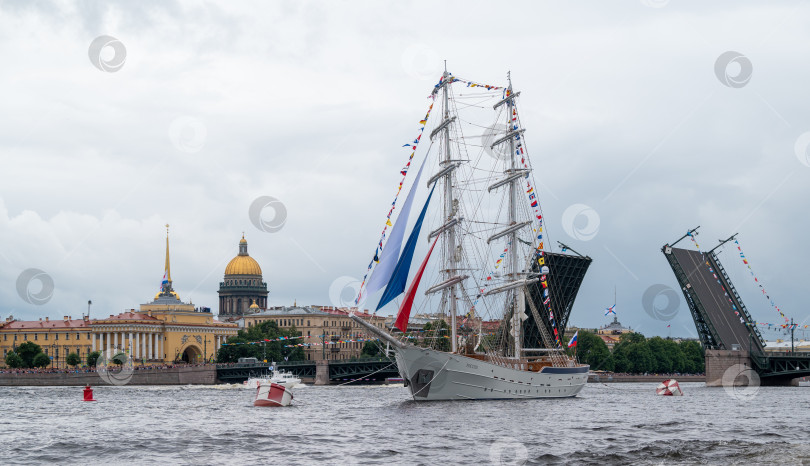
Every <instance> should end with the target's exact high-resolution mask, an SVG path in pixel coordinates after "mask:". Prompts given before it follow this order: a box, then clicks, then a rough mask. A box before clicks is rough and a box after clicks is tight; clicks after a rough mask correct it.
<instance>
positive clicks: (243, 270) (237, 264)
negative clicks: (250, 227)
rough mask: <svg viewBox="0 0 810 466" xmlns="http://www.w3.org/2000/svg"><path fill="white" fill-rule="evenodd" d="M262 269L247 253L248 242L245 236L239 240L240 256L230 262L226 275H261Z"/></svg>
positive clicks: (226, 268)
mask: <svg viewBox="0 0 810 466" xmlns="http://www.w3.org/2000/svg"><path fill="white" fill-rule="evenodd" d="M261 274H262V268H261V267H259V263H258V262H256V259H254V258H252V257H250V256H249V255H248V252H247V241H246V240H245V235H242V239H241V240H239V255H238V256H236V257H234V258H233V259H231V261H230V262H228V266H227V267H225V275H261Z"/></svg>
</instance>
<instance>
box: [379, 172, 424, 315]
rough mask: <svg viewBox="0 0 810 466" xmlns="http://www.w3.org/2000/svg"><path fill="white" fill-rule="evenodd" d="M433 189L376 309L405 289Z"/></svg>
mask: <svg viewBox="0 0 810 466" xmlns="http://www.w3.org/2000/svg"><path fill="white" fill-rule="evenodd" d="M433 189H436V185H433ZM433 189H431V190H430V194H429V195H428V198H427V200H426V201H425V206H424V207H422V212H420V213H419V218H418V219H417V220H416V224H415V225H414V226H413V230H411V235H410V236H409V237H408V242H407V243H405V249H404V250H403V251H402V255H401V256H400V257H399V261H398V262H397V266H396V267H395V268H394V272H393V275H391V280H389V281H388V286H386V287H385V292H383V295H382V298H380V302H379V304H377V310H379V309H380V308H381V307H383V306H385V305H386V304H388V303H389V302H391V300H393V299H394V298H396V297H397V296H399V295H401V294H402V292H404V291H405V283H407V281H408V272H409V271H410V269H411V262H412V261H413V253H414V251H415V250H416V243H417V242H418V241H419V232H420V231H421V230H422V222H423V221H424V220H425V213H427V208H428V205H429V204H430V198H431V197H433ZM397 223H399V221H397Z"/></svg>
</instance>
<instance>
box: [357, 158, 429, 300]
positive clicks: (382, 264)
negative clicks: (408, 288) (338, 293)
mask: <svg viewBox="0 0 810 466" xmlns="http://www.w3.org/2000/svg"><path fill="white" fill-rule="evenodd" d="M426 160H427V156H426V157H425V160H423V161H422V166H420V167H419V172H418V173H417V174H416V178H415V179H414V180H413V186H411V190H410V192H409V193H408V197H407V198H406V199H405V203H404V204H402V211H401V212H400V214H399V216H398V217H397V223H395V224H394V227H393V228H392V229H391V235H390V236H389V237H388V242H387V243H385V248H384V249H383V250H382V253H381V254H380V255H379V257H378V259H379V263H378V264H377V267H375V268H374V273H372V274H371V278H370V279H369V280H368V284H367V285H366V290H367V292H368V293H374V292H376V291H377V290H380V289H382V287H384V286H385V285H386V284H387V283H388V282H389V281H390V280H391V276H392V275H393V273H394V269H395V268H396V265H397V262H398V261H399V252H400V249H402V239H403V238H404V237H405V228H407V224H408V216H409V215H410V213H411V205H412V204H413V198H414V194H416V191H417V189H418V188H419V180H420V179H421V178H422V169H423V168H425V161H426Z"/></svg>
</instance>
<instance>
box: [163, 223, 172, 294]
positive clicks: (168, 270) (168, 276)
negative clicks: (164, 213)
mask: <svg viewBox="0 0 810 466" xmlns="http://www.w3.org/2000/svg"><path fill="white" fill-rule="evenodd" d="M164 270H165V272H166V279H167V280H168V281H169V283H170V284H171V282H172V267H171V264H170V263H169V224H168V223H167V224H166V267H165V269H164ZM170 286H171V285H170Z"/></svg>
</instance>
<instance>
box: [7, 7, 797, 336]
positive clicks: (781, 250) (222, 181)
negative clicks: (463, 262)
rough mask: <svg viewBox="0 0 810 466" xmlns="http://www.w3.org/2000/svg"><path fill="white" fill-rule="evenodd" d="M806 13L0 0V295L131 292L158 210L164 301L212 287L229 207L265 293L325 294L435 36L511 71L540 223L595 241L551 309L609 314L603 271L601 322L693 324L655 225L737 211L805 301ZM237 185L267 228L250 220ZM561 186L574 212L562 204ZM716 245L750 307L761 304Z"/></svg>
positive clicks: (150, 279) (369, 219)
mask: <svg viewBox="0 0 810 466" xmlns="http://www.w3.org/2000/svg"><path fill="white" fill-rule="evenodd" d="M499 17H501V18H502V19H499ZM808 20H810V5H808V4H807V3H804V2H779V3H776V2H769V3H768V4H763V3H760V2H741V1H729V2H722V3H720V2H712V5H711V6H708V5H706V2H682V1H672V2H667V1H666V0H645V1H633V0H628V1H622V2H618V1H616V2H606V1H593V2H576V3H565V4H564V3H561V2H525V3H521V2H516V3H513V4H510V5H507V4H505V3H502V4H495V3H492V2H471V1H464V2H452V1H447V2H402V1H400V2H351V1H348V2H332V1H329V2H326V1H323V2H218V3H210V2H208V3H201V2H137V3H136V2H127V3H124V2H111V3H110V4H108V3H102V2H97V3H96V2H76V3H73V2H55V3H46V2H35V3H32V2H8V1H3V2H0V56H1V57H2V67H0V108H2V124H0V159H1V160H2V169H0V315H2V317H3V318H5V317H7V316H8V315H10V314H13V315H14V317H15V318H18V319H36V318H38V317H44V316H50V317H51V318H59V317H61V316H62V315H72V316H73V317H79V316H80V315H81V314H82V312H85V311H86V308H87V304H86V303H87V300H88V299H92V300H93V303H94V304H93V310H92V314H93V315H94V316H96V317H98V316H106V315H109V314H113V313H117V312H120V311H122V310H124V309H129V308H137V306H138V305H139V304H141V303H144V302H146V301H147V300H149V299H151V298H152V297H153V296H154V294H155V293H156V292H157V291H158V288H159V285H160V280H161V277H162V275H163V258H164V244H165V243H164V238H165V228H164V226H163V225H164V224H166V223H168V224H171V248H172V278H173V280H174V287H175V290H176V291H177V292H178V293H179V294H180V296H181V298H182V299H184V300H188V299H191V300H192V301H193V302H194V304H196V305H203V306H209V307H212V308H213V309H214V310H215V312H216V308H217V294H216V291H217V288H218V285H219V282H220V281H221V280H222V275H223V272H224V268H225V265H226V264H227V262H228V261H229V260H230V259H231V258H232V257H233V256H234V255H235V254H236V253H237V243H238V240H239V238H240V237H241V234H242V232H243V231H244V232H245V235H246V238H247V240H248V243H249V251H250V254H251V256H252V257H254V258H256V259H257V260H258V261H259V263H260V265H261V267H262V269H263V271H264V279H265V280H266V281H267V282H268V284H269V288H270V298H269V304H270V305H290V304H292V303H293V301H294V300H297V302H298V304H342V302H341V301H349V299H348V297H349V296H350V295H351V294H352V293H351V292H352V287H353V286H356V285H357V283H356V282H354V281H355V280H359V279H360V278H362V275H363V273H364V272H365V269H366V266H367V264H368V261H369V259H370V257H371V254H372V253H373V248H374V244H375V243H376V241H377V239H378V237H379V232H380V230H381V228H382V222H383V220H384V216H385V213H386V212H387V207H388V206H389V205H390V199H391V196H392V193H393V190H394V187H395V186H396V184H397V183H398V182H399V179H400V177H399V170H400V168H401V167H402V165H403V162H404V159H405V158H406V157H407V154H404V153H403V151H402V149H401V147H400V146H401V145H402V142H403V141H407V140H409V139H410V138H412V137H413V136H414V132H415V130H416V129H418V128H417V126H416V122H417V121H418V120H419V119H421V118H422V117H423V115H424V111H425V109H426V107H427V105H428V101H427V100H426V99H425V96H426V95H427V94H428V93H429V91H430V89H431V87H432V86H433V84H434V83H435V81H436V79H437V78H438V76H439V75H440V73H441V70H442V69H443V60H445V59H446V60H447V62H448V69H449V70H450V71H451V72H453V73H454V74H456V75H458V76H463V77H467V78H470V79H474V80H477V81H480V82H486V83H492V84H502V83H504V82H505V75H506V72H507V71H510V70H511V72H512V76H513V83H514V85H515V88H516V89H517V90H520V91H521V92H522V97H521V105H522V107H521V108H522V112H523V121H524V123H525V126H526V128H527V133H526V136H527V139H528V141H529V143H530V148H531V155H532V159H533V161H534V167H535V170H536V173H535V177H536V179H537V180H538V181H540V182H541V184H542V189H541V203H542V205H543V208H544V212H545V214H546V218H547V230H548V233H549V235H550V236H551V239H552V240H553V241H555V242H556V241H563V242H565V243H567V244H569V245H570V246H572V247H574V248H575V249H576V250H578V251H579V252H581V253H583V254H588V255H590V256H591V257H592V258H593V259H594V261H593V265H592V267H591V269H590V271H589V273H588V275H587V276H586V278H585V282H584V285H583V287H582V290H581V292H580V294H579V297H578V299H577V301H576V304H575V306H574V311H573V314H572V318H571V323H572V324H577V325H581V326H590V327H594V326H599V325H603V324H605V323H607V322H608V321H609V320H610V319H609V318H606V317H604V316H603V311H604V308H605V307H606V306H609V305H611V304H613V293H614V287H616V288H617V290H618V306H617V311H618V316H619V319H620V321H621V322H622V323H624V324H626V325H630V326H632V327H633V328H636V329H639V330H640V331H642V332H643V333H645V334H647V335H653V334H661V335H667V334H668V333H669V332H671V334H672V335H673V336H695V335H696V333H695V330H694V324H693V323H692V320H691V317H690V315H689V310H688V308H687V306H686V305H685V303H684V302H683V298H682V296H681V295H680V294H678V295H677V296H678V302H679V304H678V307H677V309H676V311H677V312H674V317H673V318H672V320H671V322H670V323H671V325H672V327H671V329H667V328H666V325H667V323H668V322H667V321H665V320H661V319H656V318H653V317H652V316H651V315H652V314H655V313H654V312H645V309H644V306H643V304H642V296H643V295H644V292H645V290H647V289H649V287H651V286H654V285H665V286H668V287H671V288H675V289H677V283H676V281H675V279H674V276H673V274H672V272H671V270H670V269H669V267H668V265H667V263H666V260H665V259H664V257H663V255H662V254H661V252H660V248H661V246H662V245H663V244H664V243H665V242H668V241H674V240H675V239H677V238H678V237H680V236H681V235H683V234H684V232H685V231H686V230H687V229H688V228H691V227H694V226H697V225H701V229H700V233H701V234H700V235H699V236H698V237H697V239H698V242H699V244H700V246H701V248H703V249H706V250H707V249H710V248H711V247H714V244H716V242H717V240H718V239H720V238H725V237H727V236H729V235H730V234H732V233H737V232H739V233H740V236H739V239H740V243H741V244H742V246H743V249H744V250H745V252H746V255H747V258H748V260H749V261H750V262H751V264H752V266H753V268H754V270H755V272H756V273H757V275H758V277H759V278H760V280H761V281H762V282H763V283H764V284H765V285H766V288H767V290H768V291H769V293H770V294H771V297H772V298H773V299H774V300H775V301H776V302H777V304H778V305H779V306H780V307H781V308H782V309H783V311H784V312H785V313H786V314H787V315H789V316H792V317H794V318H796V319H797V321H799V322H801V323H803V324H810V320H808V317H809V316H810V310H808V309H807V307H806V305H805V303H806V302H807V299H806V297H805V296H804V290H806V288H807V286H806V283H807V280H808V272H807V267H806V266H805V265H804V264H805V262H806V261H807V259H808V256H809V255H810V252H808V249H807V246H806V245H807V239H806V236H807V231H808V226H809V225H810V220H809V219H808V211H809V209H808V199H809V198H810V187H809V186H810V183H809V182H810V159H809V158H808V152H807V145H808V143H810V137H809V136H803V135H804V134H805V133H807V132H808V131H810V111H808V102H807V99H808V92H807V90H806V87H807V83H808V82H810V63H808V61H807V57H808V56H810V40H809V39H810V38H808V35H809V34H810V29H808V28H807V24H808ZM100 36H110V37H111V38H115V39H117V40H118V41H120V44H121V45H122V46H123V48H121V49H119V53H125V61H124V62H123V64H122V65H120V64H119V63H117V62H116V60H119V59H120V58H122V57H123V56H121V55H117V54H116V53H115V50H114V49H113V48H112V47H106V48H104V49H102V51H101V59H100V61H98V60H97V61H96V63H95V65H94V63H92V62H91V60H90V55H92V50H90V49H91V44H92V43H93V42H94V40H95V39H96V38H98V37H100ZM107 42H109V39H108V40H107ZM102 43H103V41H102ZM124 49H125V51H123V50H124ZM729 51H735V52H738V55H726V56H725V57H731V58H726V61H729V60H731V61H730V62H729V64H728V66H723V62H722V60H723V59H722V58H720V57H721V55H723V54H724V53H726V52H729ZM735 57H736V58H735ZM718 58H720V59H721V64H720V67H719V68H718V69H719V76H718V71H717V70H716V68H717V66H716V65H717V61H718ZM732 59H733V60H732ZM105 64H106V65H105ZM749 64H750V66H749ZM96 65H97V66H96ZM105 67H106V68H107V70H106V71H105V70H104V69H103V68H105ZM110 68H112V69H110ZM726 75H727V76H728V78H725V76H726ZM738 75H740V77H739V78H737V76H738ZM749 76H750V79H749V80H747V81H746V80H745V79H746V78H748V77H749ZM723 81H725V82H723ZM261 196H270V197H273V198H276V199H278V200H279V202H281V203H282V204H283V206H284V207H285V209H286V222H285V223H284V224H283V226H282V225H278V226H280V227H281V228H280V230H278V231H274V232H266V231H261V230H260V229H259V228H257V227H256V226H254V225H253V224H252V223H251V220H250V218H249V214H248V212H249V208H250V206H251V203H252V202H253V201H254V200H255V199H257V198H259V197H261ZM577 204H582V205H584V206H587V207H588V208H590V209H592V210H593V212H595V215H594V214H592V213H591V214H589V215H585V214H582V215H575V216H574V217H573V219H574V220H570V221H567V224H566V221H565V220H566V219H570V218H572V217H571V215H570V214H571V213H572V212H573V213H576V212H582V210H583V209H584V208H582V207H579V208H578V207H574V208H573V209H574V210H573V211H570V212H569V216H568V217H565V216H564V213H565V212H566V210H567V209H569V207H571V206H575V205H577ZM576 209H579V210H578V211H577V210H576ZM267 210H268V209H265V212H264V213H265V220H266V221H269V222H271V223H273V222H274V221H276V220H278V218H275V219H274V218H273V215H272V213H273V210H272V209H270V215H269V217H268V216H267ZM588 212H590V210H588ZM594 222H598V223H594ZM276 229H278V228H276ZM591 233H595V234H591ZM591 236H592V237H591ZM577 237H578V238H577ZM681 244H682V245H684V246H685V247H693V246H691V245H690V244H688V243H687V242H684V243H681ZM720 257H721V259H722V260H724V261H725V265H726V268H727V269H728V270H729V273H730V274H731V275H732V278H733V279H734V280H735V283H736V286H737V288H738V290H739V291H740V293H741V294H742V296H743V298H744V300H745V301H746V303H747V305H748V308H749V310H750V311H751V313H752V314H753V316H754V318H755V319H756V320H758V321H760V322H773V323H779V322H781V320H780V317H779V315H778V314H777V313H776V311H775V310H774V309H772V308H771V306H770V305H769V304H768V302H767V301H766V300H765V299H764V298H762V297H761V296H759V295H758V293H757V290H756V289H755V287H754V285H753V281H752V279H751V278H750V276H749V275H748V274H747V271H746V270H747V269H744V268H743V267H744V266H743V265H742V263H741V262H740V260H739V257H738V256H737V255H736V251H732V250H730V249H728V250H726V251H725V252H722V253H721V255H720ZM28 269H38V270H41V271H43V272H44V273H45V274H47V278H45V281H47V280H48V278H50V279H51V280H52V281H53V284H54V287H53V293H52V295H51V294H50V293H47V294H48V295H49V299H48V296H45V297H43V298H42V301H46V302H44V304H37V300H36V299H35V298H29V297H28V293H30V294H31V295H32V296H37V295H38V294H42V293H40V291H39V288H40V287H41V285H40V281H39V280H38V279H34V280H31V283H30V284H29V287H28V288H27V290H28V291H27V292H24V293H18V286H17V283H18V278H19V277H20V276H21V274H24V271H27V270H28ZM30 275H31V272H28V275H24V278H25V277H27V276H30ZM330 286H331V287H332V289H333V290H332V291H333V292H332V293H331V294H332V296H331V297H330ZM341 288H345V289H343V291H342V292H341ZM335 290H337V292H335ZM336 295H337V297H336ZM26 299H27V300H28V301H32V302H33V303H29V302H26ZM335 301H338V302H335ZM666 305H667V303H666V299H665V297H659V299H658V300H657V301H656V306H658V307H659V308H664V307H666ZM386 309H389V308H386ZM808 335H809V336H810V334H808Z"/></svg>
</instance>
